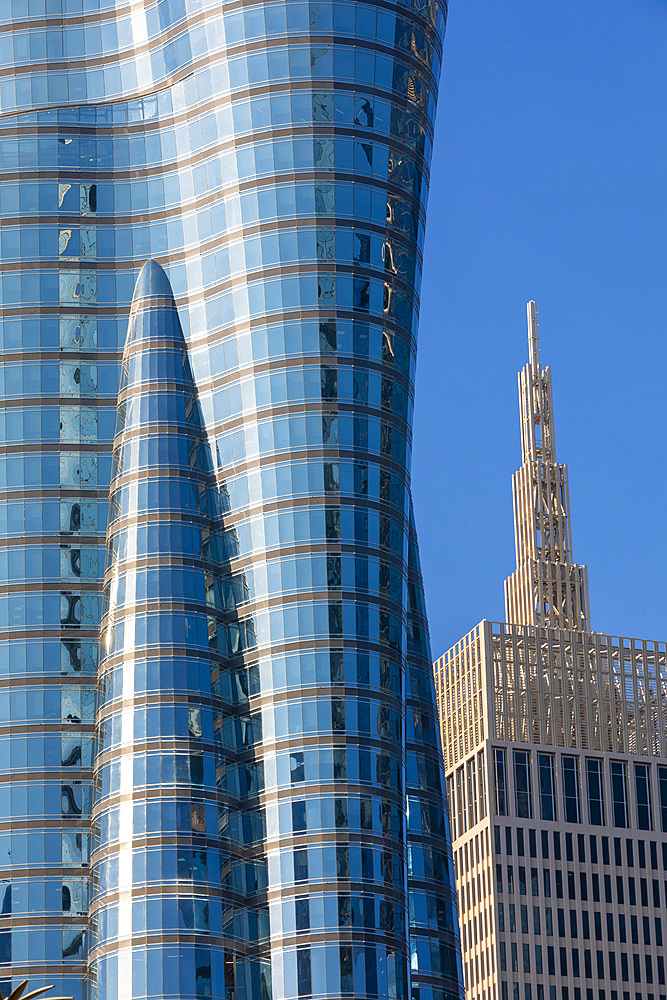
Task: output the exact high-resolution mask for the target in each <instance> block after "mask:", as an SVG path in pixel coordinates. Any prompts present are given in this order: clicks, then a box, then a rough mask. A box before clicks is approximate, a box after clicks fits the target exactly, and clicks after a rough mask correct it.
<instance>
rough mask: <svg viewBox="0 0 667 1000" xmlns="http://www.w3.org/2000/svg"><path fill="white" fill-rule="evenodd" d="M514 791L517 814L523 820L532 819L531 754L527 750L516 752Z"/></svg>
mask: <svg viewBox="0 0 667 1000" xmlns="http://www.w3.org/2000/svg"><path fill="white" fill-rule="evenodd" d="M514 791H515V796H516V814H517V816H519V817H520V818H521V819H532V818H533V809H532V790H531V784H530V753H529V752H528V751H527V750H515V751H514Z"/></svg>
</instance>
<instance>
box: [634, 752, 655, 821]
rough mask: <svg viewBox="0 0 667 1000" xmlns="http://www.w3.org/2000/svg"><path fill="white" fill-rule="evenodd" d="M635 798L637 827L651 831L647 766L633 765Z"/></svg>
mask: <svg viewBox="0 0 667 1000" xmlns="http://www.w3.org/2000/svg"><path fill="white" fill-rule="evenodd" d="M635 796H636V799H637V826H638V827H639V829H640V830H652V829H653V805H652V797H651V767H650V765H649V764H635Z"/></svg>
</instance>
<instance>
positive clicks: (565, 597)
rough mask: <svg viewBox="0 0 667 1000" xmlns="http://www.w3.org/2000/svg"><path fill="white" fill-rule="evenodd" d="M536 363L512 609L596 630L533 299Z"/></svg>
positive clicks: (518, 504)
mask: <svg viewBox="0 0 667 1000" xmlns="http://www.w3.org/2000/svg"><path fill="white" fill-rule="evenodd" d="M527 314H528V358H529V361H528V364H527V365H526V366H525V368H524V369H523V370H522V371H521V372H519V414H520V419H521V452H522V465H521V468H520V469H519V470H518V472H515V473H514V475H513V477H512V489H513V493H514V535H515V546H516V565H517V568H516V570H515V572H514V573H513V574H512V575H511V576H510V577H509V578H508V579H507V580H506V581H505V614H506V618H507V621H508V622H511V623H513V624H517V625H545V626H547V627H551V628H567V629H583V630H588V629H589V627H590V626H589V620H588V572H587V569H586V567H585V566H579V565H577V564H575V563H573V562H572V533H571V528H570V498H569V491H568V482H567V466H566V465H562V464H559V463H558V462H557V461H556V442H555V434H554V419H553V400H552V393H551V369H550V368H548V367H547V368H545V369H544V370H543V369H542V365H541V364H540V347H539V338H538V327H537V306H536V304H535V302H529V303H528V306H527Z"/></svg>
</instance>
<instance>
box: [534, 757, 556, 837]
mask: <svg viewBox="0 0 667 1000" xmlns="http://www.w3.org/2000/svg"><path fill="white" fill-rule="evenodd" d="M537 770H538V773H539V779H540V818H541V819H548V820H554V819H556V787H555V786H556V778H555V769H554V758H553V754H550V753H539V754H538V755H537Z"/></svg>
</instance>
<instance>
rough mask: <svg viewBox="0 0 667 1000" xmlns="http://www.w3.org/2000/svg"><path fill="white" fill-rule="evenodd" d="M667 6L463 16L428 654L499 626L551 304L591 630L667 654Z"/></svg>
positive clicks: (452, 103)
mask: <svg viewBox="0 0 667 1000" xmlns="http://www.w3.org/2000/svg"><path fill="white" fill-rule="evenodd" d="M666 54H667V2H665V0H633V2H632V3H627V2H623V3H621V2H620V0H605V2H604V3H603V2H601V0H564V2H561V3H558V4H555V3H546V2H544V0H514V2H513V3H512V4H499V3H495V2H491V0H451V4H450V17H449V24H448V28H447V37H446V39H445V58H444V65H443V72H442V77H441V81H440V98H439V107H438V123H437V133H436V143H435V152H434V158H433V166H432V178H431V194H430V202H429V209H428V213H429V214H428V225H427V236H426V250H425V268H424V280H423V285H422V312H421V323H420V338H421V339H420V348H419V358H418V364H417V399H416V408H415V439H414V451H413V464H412V469H413V491H414V502H415V510H416V517H417V526H418V530H419V537H420V547H421V553H422V566H423V570H424V578H425V585H426V600H427V605H428V610H429V618H430V626H431V637H432V645H433V655H434V656H437V655H440V654H441V653H442V652H443V651H444V650H445V649H446V648H447V647H448V646H449V645H451V644H452V643H453V642H455V641H456V640H457V639H458V638H459V637H460V636H461V635H462V634H464V633H465V632H466V631H468V630H469V629H470V628H471V627H472V626H473V625H475V624H476V623H477V622H478V621H479V620H480V619H482V618H491V619H500V620H502V619H503V617H504V609H503V580H504V578H505V577H506V576H507V575H508V574H509V573H510V572H511V571H512V570H513V568H514V536H513V528H512V501H511V485H510V477H511V474H512V472H513V471H514V470H515V469H516V468H517V466H518V464H519V462H520V448H519V444H520V442H519V425H518V404H517V388H516V375H517V371H518V370H519V368H521V367H522V366H523V365H524V364H525V362H526V360H527V339H526V336H527V335H526V319H525V310H526V301H527V300H528V299H535V300H536V301H537V306H538V313H539V322H540V348H541V359H542V363H543V365H545V364H550V365H551V368H552V379H553V386H554V408H555V417H556V450H557V457H558V460H559V461H561V462H567V463H568V466H569V473H570V499H571V506H572V531H573V544H574V556H575V559H576V560H577V561H579V562H585V563H587V564H588V568H589V580H590V599H591V624H592V627H593V629H595V630H596V631H601V632H611V633H615V634H617V635H619V634H620V635H629V636H636V637H639V638H648V639H662V640H667V614H666V607H667V601H666V598H667V527H666V524H665V521H666V507H667V505H666V502H665V498H666V495H667V455H666V452H667V448H666V438H667V433H666V432H667V418H666V416H665V413H666V408H667V402H666V400H667V385H666V382H667V378H666V372H667V348H666V343H665V342H666V339H667V304H666V300H667V58H666Z"/></svg>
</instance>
